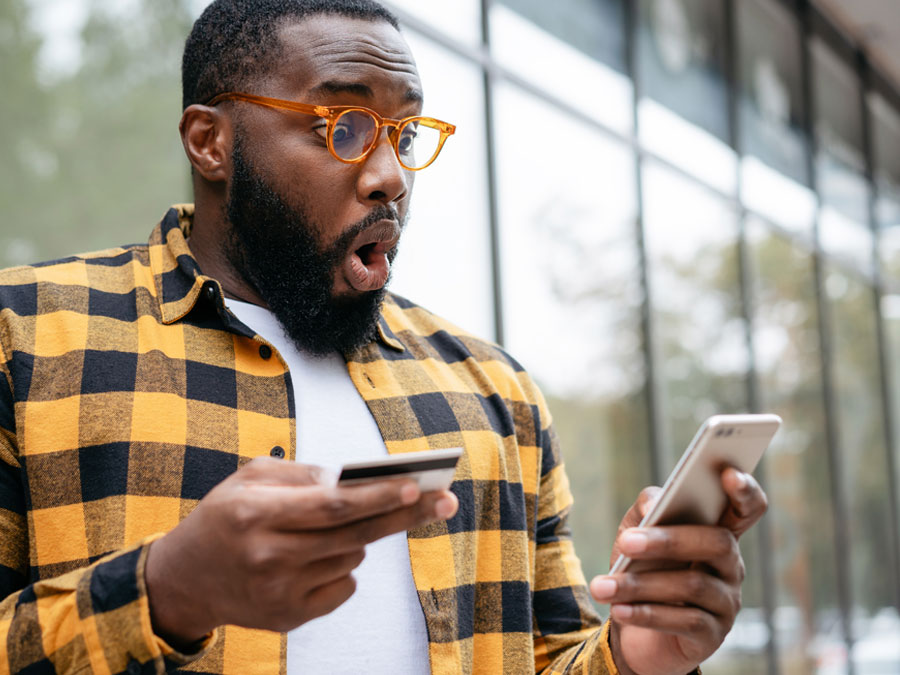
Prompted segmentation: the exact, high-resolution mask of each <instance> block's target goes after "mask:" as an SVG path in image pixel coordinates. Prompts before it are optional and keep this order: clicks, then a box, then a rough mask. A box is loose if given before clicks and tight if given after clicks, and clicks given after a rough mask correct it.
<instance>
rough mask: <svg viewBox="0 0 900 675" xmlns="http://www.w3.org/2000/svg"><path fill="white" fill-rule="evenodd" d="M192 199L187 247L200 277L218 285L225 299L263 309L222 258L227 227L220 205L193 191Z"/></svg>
mask: <svg viewBox="0 0 900 675" xmlns="http://www.w3.org/2000/svg"><path fill="white" fill-rule="evenodd" d="M195 199H196V203H195V204H194V222H193V226H192V227H191V236H190V238H189V239H188V246H190V249H191V253H192V254H193V256H194V258H195V259H196V260H197V264H198V265H199V266H200V269H201V270H202V271H203V274H204V275H206V276H208V277H212V278H213V279H215V280H216V281H218V282H219V283H220V284H221V285H222V290H223V291H224V293H225V295H226V296H227V297H229V298H234V299H235V300H243V301H244V302H249V303H252V304H254V305H259V306H261V307H266V306H267V304H266V301H265V300H263V299H262V297H260V295H259V293H258V292H257V291H256V289H254V288H253V287H252V286H250V285H249V284H248V283H247V282H246V281H245V280H244V278H243V276H242V275H241V274H240V273H239V272H238V271H237V270H236V269H235V268H234V265H232V263H231V261H230V260H229V259H228V256H227V255H226V254H225V247H224V246H223V245H222V242H223V241H225V238H226V237H227V236H229V231H230V228H231V225H230V224H229V223H228V222H227V220H226V219H225V215H224V214H225V206H224V203H223V202H222V201H221V200H213V199H209V198H208V196H206V195H203V194H202V191H201V190H197V189H195Z"/></svg>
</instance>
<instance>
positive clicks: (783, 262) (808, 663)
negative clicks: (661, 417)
mask: <svg viewBox="0 0 900 675" xmlns="http://www.w3.org/2000/svg"><path fill="white" fill-rule="evenodd" d="M747 233H748V247H749V252H750V259H751V265H752V268H751V269H752V278H753V306H754V321H753V349H754V357H755V363H756V367H757V373H758V375H757V377H758V382H759V385H760V397H761V403H762V407H763V409H764V410H766V411H767V412H768V411H771V412H774V413H777V414H778V415H781V417H782V419H784V426H783V427H782V429H781V430H780V431H779V433H778V434H777V435H776V437H775V440H774V441H773V443H772V446H771V447H770V448H769V450H768V451H767V453H766V458H765V460H764V461H765V475H766V479H767V481H768V482H767V491H768V495H769V513H768V514H767V516H766V517H767V518H768V519H769V523H770V526H771V528H772V542H773V546H772V550H771V555H772V556H773V564H774V573H775V583H776V587H775V598H776V605H777V608H776V615H775V623H776V636H775V637H776V645H777V648H778V661H779V665H780V667H781V668H782V672H785V673H808V672H814V668H815V665H816V663H817V660H818V659H819V658H820V657H822V658H824V657H825V655H824V653H823V652H824V651H825V650H826V649H830V648H831V647H833V646H835V645H836V647H837V648H839V649H840V648H842V640H843V638H842V636H841V635H840V630H839V627H840V622H839V621H838V617H839V606H840V605H839V602H838V596H837V587H838V582H837V567H836V563H835V548H834V522H833V520H832V517H831V514H832V504H831V490H830V488H829V486H830V474H829V470H828V467H829V463H828V451H827V446H826V444H825V413H824V394H823V390H822V372H821V368H820V352H819V337H818V311H817V304H816V291H815V279H814V276H813V260H812V256H811V255H810V254H809V252H808V251H806V250H803V249H801V248H798V247H797V246H796V245H793V244H791V243H790V242H788V241H787V240H785V239H783V238H781V237H779V236H777V235H775V234H773V233H772V232H771V231H770V230H769V229H768V228H767V227H765V226H764V225H762V224H761V223H759V222H755V221H751V222H749V223H748V227H747ZM822 663H824V661H823V662H820V665H821V664H822Z"/></svg>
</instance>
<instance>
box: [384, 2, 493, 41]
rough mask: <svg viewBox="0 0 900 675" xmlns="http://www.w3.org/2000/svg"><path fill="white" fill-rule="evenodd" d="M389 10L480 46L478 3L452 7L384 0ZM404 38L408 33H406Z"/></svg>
mask: <svg viewBox="0 0 900 675" xmlns="http://www.w3.org/2000/svg"><path fill="white" fill-rule="evenodd" d="M384 4H385V5H386V6H387V7H388V8H389V9H392V10H399V11H398V14H400V15H401V18H402V14H403V13H404V12H405V13H407V14H409V15H411V16H413V17H415V18H416V19H419V20H421V21H424V22H426V23H428V24H430V25H432V26H434V27H435V28H438V29H440V31H441V32H443V33H447V34H448V35H450V36H451V37H453V38H455V39H457V40H459V41H461V42H464V43H467V44H469V45H473V46H474V45H480V44H481V0H453V4H452V6H450V5H448V4H447V3H443V2H422V0H385V2H384ZM406 34H407V36H408V35H409V31H406Z"/></svg>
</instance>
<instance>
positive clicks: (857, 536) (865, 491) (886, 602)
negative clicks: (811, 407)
mask: <svg viewBox="0 0 900 675" xmlns="http://www.w3.org/2000/svg"><path fill="white" fill-rule="evenodd" d="M825 291H826V293H827V295H828V299H829V302H830V305H831V331H832V336H833V340H832V342H833V345H834V364H835V369H834V372H835V385H836V390H837V391H836V394H837V405H836V410H835V412H836V413H837V423H838V432H839V438H840V451H841V464H842V466H841V474H842V475H841V479H842V483H843V487H844V491H845V494H846V496H847V507H848V514H847V515H848V520H849V523H850V527H849V541H848V542H847V543H848V546H849V553H850V569H851V589H852V594H853V605H854V607H853V609H854V615H853V633H854V637H855V638H856V639H859V640H864V639H865V638H866V637H867V636H869V635H870V631H872V630H874V628H873V627H872V621H873V620H874V619H875V617H876V616H879V615H880V613H881V611H882V610H887V611H890V608H891V607H892V606H893V602H894V583H895V581H896V575H897V569H895V568H893V565H892V564H891V560H892V552H891V545H892V541H893V540H892V535H891V531H890V529H889V527H890V525H891V517H890V516H891V514H890V512H889V510H888V508H889V507H888V500H887V498H886V497H887V495H888V494H889V492H888V491H889V481H890V475H889V473H888V471H887V449H886V447H885V431H884V417H883V414H882V411H883V407H882V401H881V381H880V368H881V364H880V363H879V360H878V342H877V337H876V323H875V307H874V294H873V293H872V289H871V288H870V287H869V286H868V285H866V284H864V283H862V282H861V281H860V280H859V279H857V278H856V277H854V276H850V275H848V274H846V273H844V272H843V271H841V270H840V269H839V268H837V266H835V265H829V266H828V270H827V276H826V279H825ZM896 637H897V638H898V642H897V644H900V632H898V633H897V634H896ZM864 644H865V643H863V645H864ZM857 649H864V646H863V647H859V646H857V647H856V648H854V656H859V658H860V659H862V658H863V655H862V654H859V655H857V654H856V650H857ZM898 656H900V655H898ZM854 660H856V659H854ZM863 665H864V664H863V663H862V662H860V663H859V664H858V666H859V667H860V668H862V667H863ZM891 665H893V666H894V669H896V668H897V667H900V658H898V659H897V660H896V661H894V662H893V663H892V664H891ZM888 672H889V670H888Z"/></svg>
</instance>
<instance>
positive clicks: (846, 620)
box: [800, 2, 855, 675]
mask: <svg viewBox="0 0 900 675" xmlns="http://www.w3.org/2000/svg"><path fill="white" fill-rule="evenodd" d="M800 19H801V25H802V34H803V60H802V69H803V75H802V77H803V90H804V91H803V98H804V99H805V100H806V124H805V127H806V134H807V138H808V141H809V143H808V152H807V155H806V161H807V170H808V174H809V178H810V182H811V183H812V186H813V190H814V192H815V194H816V201H817V204H816V213H815V222H814V239H815V253H814V255H813V275H814V278H815V284H816V309H817V314H818V316H817V322H818V330H819V343H820V348H819V356H820V361H821V368H822V384H823V400H824V405H825V445H826V449H827V451H828V469H829V481H830V487H831V507H832V508H831V510H832V518H833V520H834V548H835V551H834V553H835V564H836V565H837V577H838V578H837V586H838V588H837V591H838V602H839V604H840V610H841V629H842V631H843V634H844V641H845V643H846V645H847V655H848V657H847V658H848V661H847V672H848V673H849V674H850V675H853V674H854V672H855V669H854V666H853V661H852V659H851V657H850V654H851V647H852V646H853V631H852V625H851V621H850V615H851V611H852V607H853V600H852V593H851V585H850V560H849V554H848V552H849V550H850V549H849V542H850V537H849V529H848V528H849V521H848V518H847V505H846V499H845V495H844V488H843V485H842V483H841V476H843V471H842V466H843V462H842V460H843V458H842V457H841V450H840V437H839V430H838V423H837V412H838V405H837V400H836V396H835V392H834V384H835V377H834V373H833V370H832V364H833V355H832V349H831V330H830V328H831V320H830V307H829V305H828V301H827V299H826V298H825V297H824V295H823V292H824V282H825V255H824V251H823V249H822V243H821V239H820V237H819V229H820V225H819V221H820V216H821V211H822V195H821V193H820V192H819V190H820V184H819V183H820V181H819V176H818V175H817V170H816V162H815V157H816V154H817V151H818V141H817V139H816V135H815V119H816V114H817V111H816V105H815V99H814V89H813V64H812V58H813V54H812V37H813V30H812V19H813V15H812V7H811V6H810V5H809V3H808V2H804V3H803V4H802V5H801V11H800Z"/></svg>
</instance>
